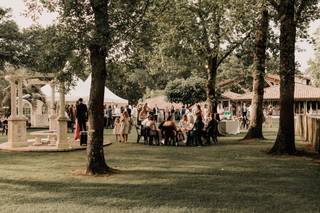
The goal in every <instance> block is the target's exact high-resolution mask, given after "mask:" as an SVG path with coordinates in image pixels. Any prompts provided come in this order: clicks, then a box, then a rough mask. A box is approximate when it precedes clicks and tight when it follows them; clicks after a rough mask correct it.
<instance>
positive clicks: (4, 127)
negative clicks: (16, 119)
mask: <svg viewBox="0 0 320 213" xmlns="http://www.w3.org/2000/svg"><path fill="white" fill-rule="evenodd" d="M0 129H1V134H2V135H8V119H7V118H6V117H5V116H3V117H1V118H0Z"/></svg>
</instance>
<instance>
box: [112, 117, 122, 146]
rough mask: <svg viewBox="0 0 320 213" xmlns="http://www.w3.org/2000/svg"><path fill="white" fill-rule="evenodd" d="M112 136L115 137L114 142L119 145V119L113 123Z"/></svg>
mask: <svg viewBox="0 0 320 213" xmlns="http://www.w3.org/2000/svg"><path fill="white" fill-rule="evenodd" d="M113 134H114V135H116V141H117V142H119V143H121V122H120V118H119V117H117V118H116V120H115V121H114V128H113Z"/></svg>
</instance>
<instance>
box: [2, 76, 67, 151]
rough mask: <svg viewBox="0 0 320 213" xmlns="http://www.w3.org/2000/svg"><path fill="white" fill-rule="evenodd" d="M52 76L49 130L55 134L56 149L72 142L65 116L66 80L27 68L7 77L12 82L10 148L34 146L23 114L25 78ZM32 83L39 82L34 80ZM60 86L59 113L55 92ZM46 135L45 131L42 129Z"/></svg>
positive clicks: (9, 128) (52, 141)
mask: <svg viewBox="0 0 320 213" xmlns="http://www.w3.org/2000/svg"><path fill="white" fill-rule="evenodd" d="M43 77H46V78H50V79H53V80H51V81H50V85H51V88H52V96H51V106H50V116H49V131H47V132H48V133H49V132H50V133H51V135H52V133H54V134H55V136H56V137H52V136H49V134H48V136H49V138H50V137H51V138H50V143H51V145H53V146H55V147H56V149H68V148H69V147H70V143H69V142H68V137H67V122H68V118H67V117H66V116H65V87H64V82H60V83H57V82H56V81H55V80H54V75H53V74H46V75H43V74H39V73H30V72H27V71H25V70H15V74H8V75H6V76H5V79H6V80H7V81H9V82H10V87H11V115H10V117H9V118H8V143H7V147H8V148H20V147H28V146H32V143H31V144H30V143H28V139H27V131H26V123H27V119H26V117H25V116H24V115H23V92H22V85H23V82H24V81H25V80H30V82H31V80H36V79H37V78H43ZM38 83H39V82H38ZM31 84H37V82H36V81H33V82H32V83H31ZM57 86H59V104H60V108H59V113H58V115H57V114H56V111H55V92H56V87H57ZM42 132H43V133H44V135H45V131H42Z"/></svg>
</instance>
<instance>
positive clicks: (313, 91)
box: [234, 83, 320, 101]
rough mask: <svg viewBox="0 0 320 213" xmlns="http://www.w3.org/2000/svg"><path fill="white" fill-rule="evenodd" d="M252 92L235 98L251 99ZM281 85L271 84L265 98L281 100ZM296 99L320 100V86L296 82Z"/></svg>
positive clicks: (265, 90)
mask: <svg viewBox="0 0 320 213" xmlns="http://www.w3.org/2000/svg"><path fill="white" fill-rule="evenodd" d="M251 99H252V92H249V93H246V94H243V95H240V96H238V97H235V99H234V100H243V101H244V100H251ZM279 99H280V85H276V86H271V87H268V88H265V89H264V100H279ZM294 99H295V100H320V88H318V87H313V86H310V85H304V84H299V83H296V84H295V91H294Z"/></svg>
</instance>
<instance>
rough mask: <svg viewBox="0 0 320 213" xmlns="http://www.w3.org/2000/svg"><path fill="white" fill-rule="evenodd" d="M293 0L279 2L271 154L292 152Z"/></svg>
mask: <svg viewBox="0 0 320 213" xmlns="http://www.w3.org/2000/svg"><path fill="white" fill-rule="evenodd" d="M294 4H295V1H294V0H291V1H287V0H281V2H280V10H279V13H280V16H279V17H280V124H279V130H278V135H277V139H276V141H275V144H274V146H273V147H272V149H271V150H270V153H272V154H294V153H295V152H296V147H295V138H294V110H293V104H294V84H295V82H294V74H295V42H296V23H295V20H294V13H295V6H294Z"/></svg>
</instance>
